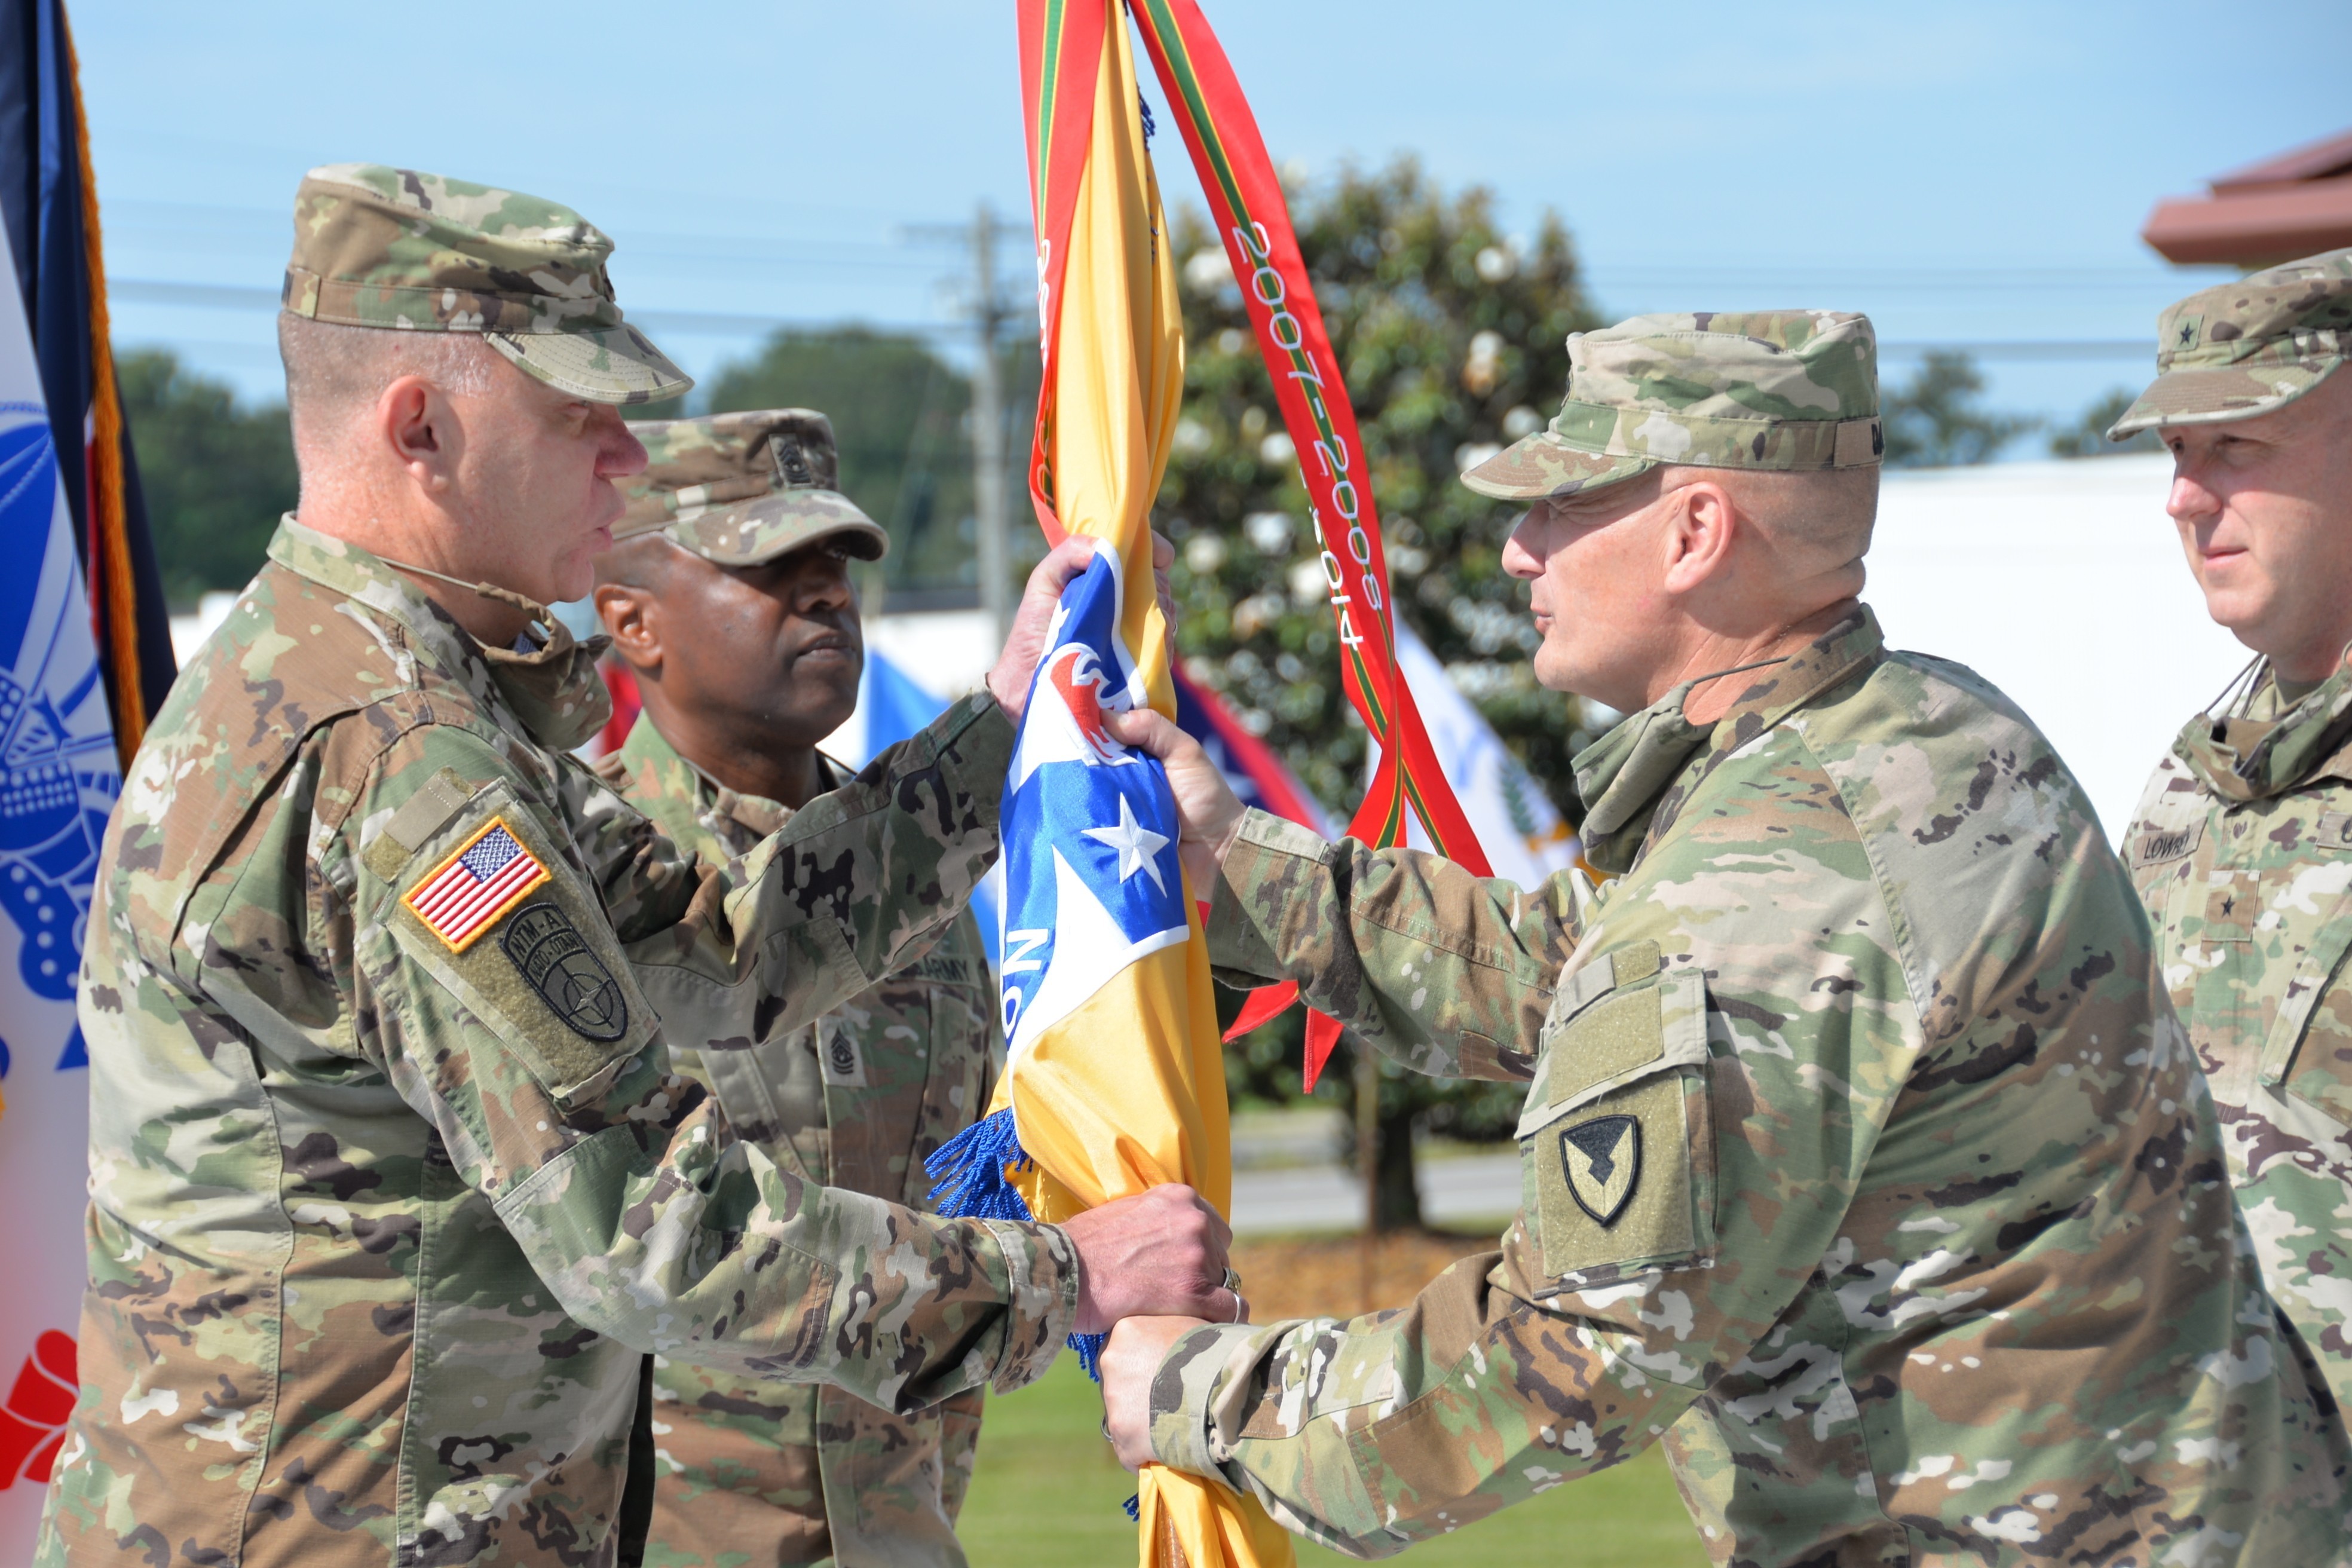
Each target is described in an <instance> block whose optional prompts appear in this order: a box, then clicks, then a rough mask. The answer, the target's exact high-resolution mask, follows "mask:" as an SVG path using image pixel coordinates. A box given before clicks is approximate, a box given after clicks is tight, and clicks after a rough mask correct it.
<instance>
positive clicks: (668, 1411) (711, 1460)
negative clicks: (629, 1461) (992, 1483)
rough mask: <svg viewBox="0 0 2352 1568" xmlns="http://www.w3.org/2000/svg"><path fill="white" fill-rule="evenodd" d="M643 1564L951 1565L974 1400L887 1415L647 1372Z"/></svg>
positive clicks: (817, 1394)
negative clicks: (648, 1458)
mask: <svg viewBox="0 0 2352 1568" xmlns="http://www.w3.org/2000/svg"><path fill="white" fill-rule="evenodd" d="M654 1401H655V1403H654V1411H653V1421H654V1427H653V1431H654V1453H655V1459H656V1468H655V1476H656V1479H655V1485H654V1517H653V1528H652V1530H651V1531H650V1533H649V1539H648V1541H647V1542H646V1557H645V1564H646V1568H819V1565H825V1564H833V1563H840V1564H842V1565H844V1568H852V1565H856V1564H861V1563H890V1564H898V1563H908V1564H926V1565H928V1564H939V1565H940V1568H962V1564H963V1553H962V1551H961V1548H959V1547H958V1546H957V1544H956V1541H955V1518H956V1515H957V1514H958V1513H959V1512H960V1511H961V1510H962V1507H963V1499H964V1493H965V1491H966V1490H967V1489H969V1488H970V1486H971V1467H972V1458H973V1455H974V1453H975V1451H976V1448H977V1446H978V1442H979V1437H980V1418H981V1405H982V1395H981V1393H980V1391H979V1390H977V1389H974V1390H971V1391H970V1392H968V1393H965V1394H958V1395H957V1396H956V1397H954V1398H953V1399H950V1400H949V1401H947V1402H946V1403H945V1404H943V1405H938V1406H935V1407H934V1408H932V1409H930V1410H927V1411H925V1412H923V1413H922V1414H921V1415H916V1416H897V1415H891V1414H890V1413H889V1412H887V1411H886V1410H882V1409H878V1408H877V1407H876V1406H874V1405H867V1404H866V1403H865V1402H864V1401H863V1400H859V1399H856V1398H854V1397H852V1396H851V1395H849V1394H844V1393H843V1392H842V1391H841V1390H839V1389H836V1388H821V1387H809V1386H805V1385H797V1384H777V1383H764V1382H759V1381H755V1380H751V1379H746V1378H738V1377H730V1376H727V1375H724V1374H722V1373H712V1372H708V1371H706V1370H704V1369H702V1368H700V1367H693V1366H686V1365H682V1364H667V1365H665V1364H662V1363H658V1362H657V1363H656V1371H655V1373H654Z"/></svg>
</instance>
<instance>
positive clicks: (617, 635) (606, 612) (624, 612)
mask: <svg viewBox="0 0 2352 1568" xmlns="http://www.w3.org/2000/svg"><path fill="white" fill-rule="evenodd" d="M596 615H597V618H599V619H600V620H602V621H603V622H604V632H605V635H606V636H608V637H611V638H612V639H613V651H614V653H617V654H619V655H620V656H621V657H622V658H625V659H626V660H627V661H628V663H629V666H630V668H633V669H636V670H639V671H641V672H646V673H654V672H657V671H659V670H660V668H661V662H662V627H661V603H660V601H659V600H657V599H656V598H655V597H654V596H653V595H651V594H648V593H646V591H645V590H643V589H641V588H632V587H630V586H628V585H627V584H622V583H599V584H596Z"/></svg>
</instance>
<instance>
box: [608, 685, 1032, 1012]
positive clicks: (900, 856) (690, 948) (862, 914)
mask: <svg viewBox="0 0 2352 1568" xmlns="http://www.w3.org/2000/svg"><path fill="white" fill-rule="evenodd" d="M1012 756H1013V725H1012V723H1011V722H1010V721H1008V720H1007V719H1006V717H1005V714H1004V710H1003V709H1002V708H1000V707H998V706H997V704H996V702H995V700H993V699H992V698H990V697H988V696H987V695H986V694H984V693H983V694H981V695H979V696H975V697H970V698H966V699H965V700H962V701H961V702H959V703H957V704H955V705H954V706H953V707H951V708H950V709H949V710H947V711H946V712H945V713H943V714H941V715H940V717H939V718H937V719H935V720H933V721H931V723H930V724H929V726H927V727H926V728H925V729H923V730H922V731H919V732H918V733H916V734H915V735H913V736H912V737H910V738H909V739H908V740H905V741H902V742H899V743H898V745H896V746H893V747H891V748H889V749H888V750H887V751H886V752H883V753H882V754H881V755H880V756H878V757H877V758H876V759H875V760H874V761H873V762H872V763H868V764H867V765H866V769H865V771H864V772H862V773H859V774H858V775H857V776H856V778H854V779H852V780H851V781H850V782H849V783H848V784H845V785H843V786H842V787H841V788H839V789H836V790H834V791H833V792H831V793H830V794H827V795H820V796H818V797H817V798H816V799H815V800H813V801H811V802H810V803H809V804H808V805H807V806H805V807H804V808H803V809H802V810H800V811H798V812H795V813H794V814H793V817H792V820H791V821H789V822H787V823H786V824H785V825H784V826H782V828H781V829H780V830H778V831H777V832H776V833H774V834H773V835H772V836H770V837H768V838H765V839H763V840H761V842H760V844H759V845H758V846H756V847H754V848H753V849H752V850H751V853H749V854H747V855H745V856H744V857H742V858H741V859H740V860H738V861H735V862H732V863H731V864H730V866H729V867H728V868H724V869H721V868H705V867H700V866H698V864H697V862H696V861H695V859H694V857H693V856H692V855H691V854H690V853H687V852H684V851H682V850H680V849H679V848H678V847H676V846H674V845H672V844H671V843H670V842H669V840H667V839H666V838H664V837H661V835H660V834H659V833H658V832H657V831H656V829H655V828H654V827H653V826H652V825H651V824H649V823H647V822H646V820H645V819H644V818H643V817H642V816H638V815H637V813H636V812H635V811H634V810H632V809H630V808H629V807H627V806H626V805H624V804H623V803H622V802H621V800H620V799H619V797H618V796H617V795H613V794H612V793H611V792H610V790H609V789H604V788H601V787H600V788H599V790H598V794H599V795H601V796H602V799H603V802H604V806H603V809H602V810H601V811H600V812H599V813H598V814H597V816H598V819H599V820H598V827H597V829H596V830H594V831H593V832H592V834H591V837H592V838H593V842H592V843H589V844H586V845H584V846H583V855H584V856H585V857H586V858H587V859H588V860H589V861H590V863H591V873H592V875H593V879H594V880H595V882H596V884H597V891H598V893H599V895H600V896H601V897H602V899H603V901H604V906H605V909H606V910H607V911H608V912H609V914H610V916H611V921H612V925H613V928H614V931H616V932H618V933H619V936H620V938H621V941H622V943H623V948H624V951H625V954H626V956H627V958H628V962H629V964H630V966H631V968H632V969H634V970H635V978H636V982H637V984H638V985H639V986H641V987H642V988H643V990H644V992H645V994H646V998H647V1000H649V1001H650V1002H651V1003H652V1004H653V1005H654V1007H655V1009H656V1011H657V1012H658V1013H659V1014H660V1016H661V1018H662V1022H663V1026H664V1030H665V1032H666V1034H667V1037H668V1038H669V1040H670V1042H671V1044H673V1045H674V1046H677V1047H681V1048H698V1047H704V1046H716V1047H719V1048H727V1047H728V1046H729V1045H730V1043H732V1044H734V1045H737V1046H740V1044H742V1043H745V1042H756V1041H758V1040H761V1039H765V1038H768V1037H772V1036H775V1035H778V1034H782V1033H784V1032H786V1031H789V1030H792V1029H794V1028H798V1027H799V1026H802V1025H803V1024H807V1023H809V1022H811V1021H812V1020H814V1018H816V1017H817V1016H820V1015H821V1014H824V1013H825V1012H828V1011H830V1010H831V1009H832V1008H834V1007H835V1006H838V1005H840V1004H842V1003H843V1002H845V1001H847V1000H848V999H849V998H851V997H852V996H855V995H856V994H858V993H859V992H861V991H864V990H866V988H867V987H869V986H871V985H873V984H876V983H877V982H878V981H880V980H881V979H882V978H883V977H884V976H885V975H887V974H889V973H892V972H893V971H894V970H896V969H898V968H899V967H900V966H901V965H903V964H904V963H906V962H907V960H908V958H909V957H910V956H912V955H913V954H914V953H916V952H919V950H920V949H921V947H922V946H923V944H924V943H926V942H929V940H930V939H931V938H932V937H933V936H934V935H936V934H937V933H938V932H939V931H940V930H941V929H942V928H944V927H945V926H946V924H947V923H948V921H950V920H952V919H953V918H954V917H955V915H956V914H957V912H958V911H960V910H962V909H963V908H964V907H965V906H966V904H967V903H968V902H969V901H970V900H971V891H972V889H974V888H976V887H978V886H979V885H980V879H981V878H982V877H983V876H984V875H986V874H987V871H988V868H989V867H990V866H991V865H992V864H994V862H995V858H996V848H997V839H996V807H997V798H998V796H999V795H1001V794H1002V793H1003V784H1004V773H1005V769H1006V766H1007V765H1008V764H1009V763H1010V762H1011V760H1012ZM585 776H587V775H584V774H583V777H585Z"/></svg>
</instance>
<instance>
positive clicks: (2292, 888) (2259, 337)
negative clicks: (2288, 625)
mask: <svg viewBox="0 0 2352 1568" xmlns="http://www.w3.org/2000/svg"><path fill="white" fill-rule="evenodd" d="M2157 344H2158V353H2157V368H2158V376H2157V378H2156V381H2155V383H2154V384H2151V385H2150V386H2149V387H2148V388H2147V391H2146V392H2144V393H2142V394H2141V395H2140V396H2139V398H2138V400H2137V402H2135V403H2134V404H2133V405H2132V406H2131V407H2130V408H2129V409H2127V410H2126V412H2125V415H2124V417H2123V418H2122V419H2120V420H2118V421H2117V422H2116V427H2115V432H2114V433H2115V434H2116V436H2117V437H2126V436H2130V435H2132V434H2134V433H2135V432H2137V431H2140V430H2147V429H2160V428H2164V427H2168V426H2179V425H2212V424H2223V423H2227V422H2230V421H2232V420H2238V419H2247V418H2252V417H2254V416H2258V415H2262V414H2266V413H2268V412H2270V411H2271V410H2272V409H2273V408H2277V407H2280V406H2283V405H2285V404H2287V403H2290V402H2292V401H2293V400H2294V398H2296V397H2297V396H2300V395H2302V394H2303V393H2305V392H2307V391H2309V390H2310V389H2311V388H2312V387H2315V386H2316V385H2318V384H2320V382H2321V381H2323V380H2324V379H2326V377H2327V376H2328V375H2330V374H2337V375H2340V374H2345V372H2344V370H2343V365H2344V363H2345V360H2346V357H2347V353H2352V250H2338V251H2331V252H2329V253H2327V254H2326V255H2324V256H2315V257H2310V258H2306V259H2305V260H2302V261H2296V262H2290V263H2288V264H2287V265H2286V266H2284V267H2276V268H2269V269H2267V270H2265V271H2262V272H2257V273H2255V274H2253V275H2252V276H2251V277H2248V278H2243V279H2237V280H2236V281H2234V282H2231V283H2227V284H2222V285H2220V286H2218V287H2216V288H2213V289H2204V290H2201V291H2200V292H2199V293H2196V294H2192V295H2190V296H2189V298H2188V299H2186V300H2181V301H2180V302H2179V303H2178V304H2176V305H2172V306H2170V307H2168V309H2167V310H2165V311H2164V313H2163V314H2162V315H2161V316H2160V317H2159V318H2158V322H2157ZM2123 848H2124V856H2125V859H2126V862H2127V863H2128V864H2129V865H2130V867H2131V869H2132V879H2133V881H2134V882H2135V883H2136V884H2137V886H2138V888H2139V892H2140V897H2141V899H2142V900H2144V901H2145V902H2146V904H2147V914H2148V920H2149V922H2150V923H2151V924H2152V925H2154V926H2155V928H2156V938H2157V953H2158V958H2159V959H2160V961H2161V962H2162V963H2163V966H2164V978H2165V983H2166V984H2167V985H2168V986H2169V987H2170V988H2171V991H2172V1004H2173V1005H2174V1006H2175V1007H2176V1008H2178V1009H2179V1013H2180V1019H2181V1022H2182V1023H2183V1024H2185V1025H2187V1026H2188V1028H2189V1043H2190V1044H2191V1045H2192V1046H2194V1047H2196V1049H2197V1053H2198V1055H2199V1056H2200V1058H2202V1059H2203V1061H2204V1065H2205V1074H2206V1078H2207V1080H2208V1081H2209V1082H2210V1084H2211V1085H2212V1088H2213V1103H2214V1110H2215V1113H2216V1114H2217V1115H2218V1116H2219V1117H2220V1119H2221V1148H2222V1151H2223V1152H2225V1153H2226V1154H2228V1156H2229V1160H2230V1174H2231V1179H2232V1180H2233V1181H2234V1182H2235V1183H2236V1184H2237V1187H2238V1201H2239V1203H2240V1204H2241V1205H2243V1207H2244V1209H2245V1214H2246V1224H2247V1226H2248V1228H2249V1229H2251V1230H2252V1233H2253V1239H2254V1249H2255V1254H2256V1256H2257V1257H2258V1258H2260V1259H2261V1261H2262V1268H2263V1279H2265V1280H2266V1281H2267V1282H2268V1284H2269V1286H2270V1289H2271V1294H2272V1295H2273V1297H2275V1298H2276V1299H2277V1300H2278V1303H2279V1305H2280V1307H2281V1308H2282V1309H2284V1311H2285V1313H2286V1315H2287V1317H2288V1318H2289V1319H2290V1320H2292V1321H2294V1324H2295V1326H2296V1327H2297V1328H2298V1329H2299V1330H2300V1331H2302V1333H2303V1337H2304V1340H2305V1343H2306V1344H2308V1345H2309V1347H2310V1348H2311V1351H2312V1353H2313V1355H2314V1356H2315V1358H2316V1359H2317V1361H2318V1362H2319V1364H2320V1367H2321V1369H2322V1370H2323V1371H2325V1372H2326V1374H2327V1378H2328V1382H2329V1384H2331V1385H2332V1386H2333V1388H2334V1390H2335V1394H2336V1403H2337V1404H2338V1405H2342V1406H2344V1407H2346V1408H2347V1409H2352V979H2347V974H2346V964H2345V960H2346V957H2347V954H2352V671H2347V669H2344V668H2338V669H2337V670H2336V674H2335V675H2334V677H2332V678H2331V679H2328V680H2327V681H2326V683H2324V684H2323V685H2321V686H2320V687H2319V688H2318V689H2315V690H2313V691H2309V692H2306V693H2305V694H2303V696H2302V697H2301V699H2300V700H2288V699H2287V698H2286V697H2284V695H2282V694H2281V692H2280V691H2279V689H2278V688H2277V686H2276V685H2275V684H2274V682H2273V679H2272V678H2271V673H2270V670H2269V668H2268V667H2267V666H2264V667H2263V668H2260V669H2258V670H2257V671H2256V672H2255V673H2254V677H2253V679H2251V680H2250V681H2249V683H2248V689H2247V691H2246V694H2245V697H2244V699H2243V700H2242V701H2241V702H2239V703H2236V704H2232V705H2229V706H2227V707H2225V708H2224V710H2222V711H2221V712H2218V713H2214V714H2200V715H2199V716H2198V717H2197V718H2196V719H2193V720H2191V721H2189V724H2188V726H2187V727H2186V728H2184V729H2183V730H2182V731H2180V736H2179V740H2177V741H2175V742H2173V747H2172V751H2171V753H2170V754H2169V755H2168V756H2166V757H2165V759H2164V760H2163V761H2162V762H2160V763H2158V764H2157V768H2156V774H2155V776H2154V777H2153V778H2151V779H2150V780H2149V781H2148V786H2147V794H2146V795H2144V796H2143V797H2142V799H2141V801H2140V805H2139V810H2138V812H2137V815H2136V816H2135V817H2134V818H2133V820H2132V822H2131V824H2130V826H2129V828H2128V830H2127V831H2126V833H2125V835H2124V844H2123Z"/></svg>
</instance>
